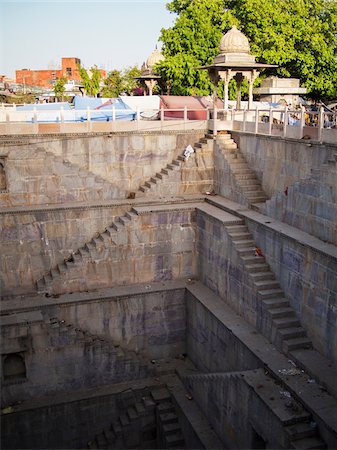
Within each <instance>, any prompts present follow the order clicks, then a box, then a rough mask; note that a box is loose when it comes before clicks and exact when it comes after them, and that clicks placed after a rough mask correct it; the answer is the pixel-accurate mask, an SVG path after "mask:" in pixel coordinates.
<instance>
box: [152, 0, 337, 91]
mask: <svg viewBox="0 0 337 450" xmlns="http://www.w3.org/2000/svg"><path fill="white" fill-rule="evenodd" d="M167 8H168V9H169V11H171V12H172V13H174V14H177V18H176V21H175V24H174V25H173V27H171V28H169V29H163V30H162V32H161V40H162V41H163V44H164V45H163V52H164V55H165V60H164V61H163V62H162V63H161V64H160V66H159V69H158V70H159V71H160V74H161V75H162V77H163V78H164V79H165V80H168V81H169V82H170V86H171V93H172V94H187V95H188V94H210V93H211V92H212V86H211V83H210V81H209V79H208V76H207V73H205V71H198V70H195V69H194V68H195V67H198V66H201V65H206V64H209V63H211V61H212V59H213V58H214V56H215V55H217V54H218V53H219V50H218V45H219V42H220V39H221V36H222V35H223V34H224V33H225V32H226V31H228V30H229V29H230V28H231V26H232V25H233V24H236V25H237V26H238V28H239V29H240V30H241V31H242V32H243V33H244V34H245V35H246V36H247V37H248V39H249V42H250V44H251V52H252V54H254V55H256V56H257V61H259V62H264V63H269V64H278V65H279V68H278V69H276V70H274V74H277V75H279V76H285V77H296V78H299V79H300V80H301V83H302V85H304V86H305V87H306V88H307V89H308V92H309V93H311V95H312V96H313V97H316V98H317V97H323V98H333V97H337V59H336V55H337V37H336V32H337V2H336V0H296V1H294V0H172V1H171V2H170V3H169V4H168V5H167Z"/></svg>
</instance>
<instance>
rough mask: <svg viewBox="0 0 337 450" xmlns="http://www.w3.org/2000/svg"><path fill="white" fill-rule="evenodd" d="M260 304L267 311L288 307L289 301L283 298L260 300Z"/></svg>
mask: <svg viewBox="0 0 337 450" xmlns="http://www.w3.org/2000/svg"><path fill="white" fill-rule="evenodd" d="M262 303H263V304H264V305H265V306H266V308H267V309H272V308H286V307H290V303H289V300H287V299H286V298H284V297H276V298H269V299H267V300H262Z"/></svg>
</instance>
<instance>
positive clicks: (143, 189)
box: [138, 185, 150, 192]
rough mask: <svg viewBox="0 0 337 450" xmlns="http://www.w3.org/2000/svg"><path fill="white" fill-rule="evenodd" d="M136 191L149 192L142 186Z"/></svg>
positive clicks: (147, 188)
mask: <svg viewBox="0 0 337 450" xmlns="http://www.w3.org/2000/svg"><path fill="white" fill-rule="evenodd" d="M138 190H139V191H141V192H148V191H149V190H150V188H149V187H147V186H144V185H143V186H139V189H138Z"/></svg>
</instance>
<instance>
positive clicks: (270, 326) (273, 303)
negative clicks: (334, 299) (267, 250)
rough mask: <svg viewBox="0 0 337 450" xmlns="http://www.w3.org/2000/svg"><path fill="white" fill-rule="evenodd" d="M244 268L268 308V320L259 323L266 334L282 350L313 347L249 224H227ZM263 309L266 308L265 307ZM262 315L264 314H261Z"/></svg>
mask: <svg viewBox="0 0 337 450" xmlns="http://www.w3.org/2000/svg"><path fill="white" fill-rule="evenodd" d="M226 230H227V233H228V235H229V237H230V238H231V240H232V243H233V246H234V248H235V249H236V251H237V253H238V255H239V257H240V259H241V261H242V263H243V266H244V269H245V271H246V272H247V273H248V275H249V277H250V280H251V282H252V285H253V288H254V290H255V291H256V293H257V297H258V299H259V300H260V301H261V304H262V306H263V309H264V310H265V311H266V312H267V320H263V319H260V320H261V323H260V324H258V326H259V328H260V329H261V332H262V333H263V334H265V335H266V336H267V337H268V339H270V340H271V342H273V343H274V344H275V345H276V346H277V347H278V348H279V349H280V350H281V351H283V352H285V353H289V352H290V351H291V350H295V349H299V348H301V349H304V348H311V347H312V343H311V341H310V340H309V339H308V338H307V336H306V332H305V330H304V329H303V328H302V326H301V324H300V321H299V319H298V318H297V316H296V314H295V312H294V310H293V309H292V307H291V306H290V303H289V301H288V300H287V299H286V298H285V297H284V292H283V290H282V289H281V287H280V284H279V282H278V281H277V280H276V279H275V276H274V274H273V272H272V271H271V270H270V267H269V266H268V264H267V263H266V260H265V258H264V257H263V256H255V250H256V244H255V242H254V240H253V236H252V235H251V233H250V232H249V230H248V228H247V226H246V225H231V226H226ZM262 313H263V311H262ZM261 316H262V317H263V316H264V314H260V318H261Z"/></svg>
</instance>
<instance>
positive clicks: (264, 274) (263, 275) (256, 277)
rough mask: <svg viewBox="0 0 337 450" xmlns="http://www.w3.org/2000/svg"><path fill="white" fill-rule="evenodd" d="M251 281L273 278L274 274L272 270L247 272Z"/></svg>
mask: <svg viewBox="0 0 337 450" xmlns="http://www.w3.org/2000/svg"><path fill="white" fill-rule="evenodd" d="M249 275H250V276H251V278H252V279H253V281H262V280H274V279H275V275H274V274H273V272H271V271H270V270H269V271H266V272H253V273H250V274H249Z"/></svg>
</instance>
